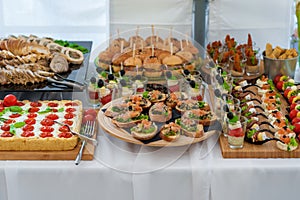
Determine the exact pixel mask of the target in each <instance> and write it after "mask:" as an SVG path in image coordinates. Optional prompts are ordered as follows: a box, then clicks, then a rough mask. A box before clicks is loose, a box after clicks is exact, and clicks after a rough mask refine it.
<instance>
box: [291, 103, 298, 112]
mask: <svg viewBox="0 0 300 200" xmlns="http://www.w3.org/2000/svg"><path fill="white" fill-rule="evenodd" d="M297 105H298V104H296V103H292V104H291V106H290V110H295V107H296V106H297Z"/></svg>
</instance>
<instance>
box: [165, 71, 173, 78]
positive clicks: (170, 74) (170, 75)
mask: <svg viewBox="0 0 300 200" xmlns="http://www.w3.org/2000/svg"><path fill="white" fill-rule="evenodd" d="M166 77H167V78H168V79H170V78H171V77H172V72H170V71H166Z"/></svg>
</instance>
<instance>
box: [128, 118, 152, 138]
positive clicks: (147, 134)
mask: <svg viewBox="0 0 300 200" xmlns="http://www.w3.org/2000/svg"><path fill="white" fill-rule="evenodd" d="M157 130H158V128H157V126H156V124H155V123H154V122H151V121H148V120H142V121H141V122H140V123H138V124H137V125H136V126H134V127H132V128H131V129H130V131H131V135H132V136H133V137H134V138H135V139H138V140H150V139H151V138H153V137H154V136H155V135H156V133H157Z"/></svg>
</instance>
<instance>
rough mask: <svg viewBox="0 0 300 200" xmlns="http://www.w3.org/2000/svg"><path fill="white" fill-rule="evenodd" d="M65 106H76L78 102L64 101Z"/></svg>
mask: <svg viewBox="0 0 300 200" xmlns="http://www.w3.org/2000/svg"><path fill="white" fill-rule="evenodd" d="M65 106H78V104H77V103H75V102H69V103H65Z"/></svg>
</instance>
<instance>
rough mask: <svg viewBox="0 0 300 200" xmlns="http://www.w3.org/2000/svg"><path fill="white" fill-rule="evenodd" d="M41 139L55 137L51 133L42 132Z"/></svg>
mask: <svg viewBox="0 0 300 200" xmlns="http://www.w3.org/2000/svg"><path fill="white" fill-rule="evenodd" d="M40 137H41V138H46V137H53V134H52V133H49V132H42V133H41V134H40Z"/></svg>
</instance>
